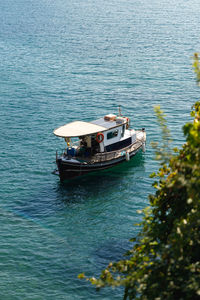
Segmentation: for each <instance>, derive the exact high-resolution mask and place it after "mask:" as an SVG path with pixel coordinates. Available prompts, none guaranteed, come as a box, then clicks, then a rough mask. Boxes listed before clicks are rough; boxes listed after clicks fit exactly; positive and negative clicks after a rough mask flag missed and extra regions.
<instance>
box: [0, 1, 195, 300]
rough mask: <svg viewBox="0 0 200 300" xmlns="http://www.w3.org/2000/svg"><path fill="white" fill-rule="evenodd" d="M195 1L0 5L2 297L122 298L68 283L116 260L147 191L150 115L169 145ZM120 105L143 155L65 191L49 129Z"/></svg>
mask: <svg viewBox="0 0 200 300" xmlns="http://www.w3.org/2000/svg"><path fill="white" fill-rule="evenodd" d="M199 14H200V4H199V0H191V1H186V0H185V1H184V0H166V1H160V0H151V1H149V0H141V1H138V0H135V1H131V0H124V1H122V0H121V1H120V0H109V1H108V0H98V1H97V0H84V1H81V0H73V1H72V0H68V1H67V0H56V1H55V0H54V1H53V0H17V1H16V0H1V1H0V70H1V72H0V129H1V134H0V159H1V164H0V175H1V179H0V237H1V238H0V299H4V300H6V299H8V300H13V299H14V300H15V299H19V300H21V299H31V300H34V299H37V300H40V299H41V300H42V299H49V300H51V299H52V300H54V299H58V300H60V299H67V300H76V299H77V300H79V299H84V300H87V299H121V297H122V290H121V289H117V290H112V289H106V290H102V291H100V292H96V290H95V289H94V288H93V287H92V286H90V285H89V284H88V283H86V282H84V281H80V280H78V279H77V275H78V274H79V273H80V272H83V271H85V272H86V274H87V275H89V276H93V275H98V274H99V273H100V270H101V269H103V268H104V267H105V266H106V264H107V263H108V262H109V261H111V260H112V261H113V260H115V259H120V258H122V257H123V253H124V252H125V251H126V250H127V249H128V248H129V247H130V246H131V244H129V242H128V240H129V238H131V237H133V236H135V235H136V234H137V233H138V230H139V229H138V227H136V226H135V225H134V224H135V223H137V222H138V221H140V220H141V215H139V214H138V213H137V210H138V209H142V208H144V207H145V206H146V205H148V194H149V193H150V192H153V190H152V187H151V183H152V180H151V179H149V174H150V173H151V172H153V171H156V169H157V167H158V165H157V163H156V162H155V161H154V155H153V150H152V148H151V146H150V142H151V141H159V140H160V129H159V127H158V126H157V122H156V118H155V115H154V112H153V106H154V105H157V104H160V105H161V107H162V109H163V110H164V111H165V113H166V115H167V120H168V124H169V128H170V129H171V133H172V136H173V139H174V144H175V145H176V146H180V145H181V144H182V143H183V141H184V137H183V134H182V129H181V128H182V126H183V125H184V123H185V122H186V121H189V120H190V116H189V112H190V108H191V105H192V104H193V103H194V102H195V101H196V100H198V97H199V90H198V88H197V87H196V84H195V79H194V77H195V76H194V74H193V71H192V67H191V64H192V59H191V57H192V55H193V53H194V52H195V51H198V50H199V49H200V26H199V25H200V21H199ZM119 104H120V105H121V106H122V112H123V114H124V115H126V116H128V117H130V119H131V121H132V126H133V127H134V128H137V129H139V128H142V127H145V128H146V130H147V136H148V141H147V151H146V153H145V154H143V153H139V154H138V155H137V156H136V157H135V158H133V159H132V161H131V162H129V163H127V162H126V163H124V164H122V165H121V166H118V167H116V168H114V169H112V170H110V171H106V172H102V173H99V174H94V175H92V176H88V177H86V178H82V179H80V180H75V181H72V182H70V183H68V184H67V185H61V184H60V183H59V178H58V177H56V176H54V175H52V174H51V172H52V171H53V170H54V168H55V151H56V149H62V148H63V146H64V143H63V141H62V140H60V139H59V138H56V137H54V135H53V134H52V131H53V130H54V129H55V128H56V127H58V126H60V125H63V124H65V123H67V122H70V121H73V120H79V119H81V120H85V121H87V120H93V119H95V118H99V117H101V116H102V115H104V114H107V113H117V108H118V105H119Z"/></svg>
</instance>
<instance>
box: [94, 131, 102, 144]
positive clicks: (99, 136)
mask: <svg viewBox="0 0 200 300" xmlns="http://www.w3.org/2000/svg"><path fill="white" fill-rule="evenodd" d="M103 140H104V135H103V133H101V132H99V133H97V136H96V141H97V143H99V144H100V143H102V142H103Z"/></svg>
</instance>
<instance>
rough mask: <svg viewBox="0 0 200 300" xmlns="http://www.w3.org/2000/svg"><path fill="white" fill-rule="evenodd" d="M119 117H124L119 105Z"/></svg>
mask: <svg viewBox="0 0 200 300" xmlns="http://www.w3.org/2000/svg"><path fill="white" fill-rule="evenodd" d="M118 109H119V117H121V116H122V112H121V105H119V108H118Z"/></svg>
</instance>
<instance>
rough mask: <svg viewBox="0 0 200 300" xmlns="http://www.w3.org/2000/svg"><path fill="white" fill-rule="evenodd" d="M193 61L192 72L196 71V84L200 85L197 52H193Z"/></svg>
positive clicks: (199, 66) (199, 65)
mask: <svg viewBox="0 0 200 300" xmlns="http://www.w3.org/2000/svg"><path fill="white" fill-rule="evenodd" d="M193 61H194V62H193V65H192V66H193V68H194V72H195V73H196V79H197V84H198V85H200V63H199V55H198V53H195V54H194V57H193Z"/></svg>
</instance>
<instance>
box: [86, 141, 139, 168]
mask: <svg viewBox="0 0 200 300" xmlns="http://www.w3.org/2000/svg"><path fill="white" fill-rule="evenodd" d="M142 144H143V142H142V141H136V142H135V143H134V144H132V145H129V146H127V147H125V148H122V149H120V150H117V151H111V152H103V153H97V154H95V155H94V156H92V158H91V160H90V162H91V163H96V162H103V161H109V160H112V159H116V158H120V157H122V156H125V155H126V153H130V152H133V151H136V150H138V148H140V147H141V146H142Z"/></svg>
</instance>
